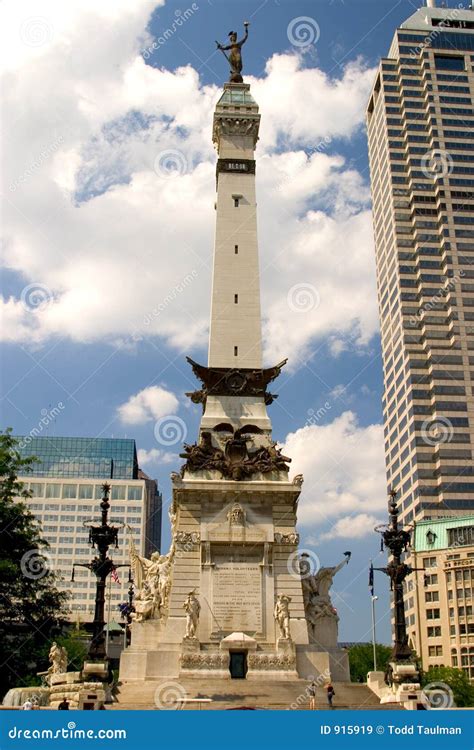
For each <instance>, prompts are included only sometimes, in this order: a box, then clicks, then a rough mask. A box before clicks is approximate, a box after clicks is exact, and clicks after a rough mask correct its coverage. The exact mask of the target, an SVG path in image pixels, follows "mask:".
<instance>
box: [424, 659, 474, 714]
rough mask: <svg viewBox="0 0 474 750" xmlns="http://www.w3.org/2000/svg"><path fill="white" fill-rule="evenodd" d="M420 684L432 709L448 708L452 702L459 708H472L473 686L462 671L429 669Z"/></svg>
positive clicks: (442, 668) (448, 668) (473, 700)
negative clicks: (424, 689)
mask: <svg viewBox="0 0 474 750" xmlns="http://www.w3.org/2000/svg"><path fill="white" fill-rule="evenodd" d="M421 684H422V687H423V688H428V689H427V691H426V692H427V696H428V697H429V698H430V700H431V702H432V704H433V707H434V708H449V706H450V704H451V701H452V700H454V703H455V705H456V706H458V707H459V708H466V707H469V706H474V685H471V683H470V682H469V677H468V676H467V674H466V672H465V671H464V670H463V669H455V668H454V667H430V669H428V671H427V672H424V673H423V675H422V683H421ZM443 686H444V687H443ZM450 691H451V692H450Z"/></svg>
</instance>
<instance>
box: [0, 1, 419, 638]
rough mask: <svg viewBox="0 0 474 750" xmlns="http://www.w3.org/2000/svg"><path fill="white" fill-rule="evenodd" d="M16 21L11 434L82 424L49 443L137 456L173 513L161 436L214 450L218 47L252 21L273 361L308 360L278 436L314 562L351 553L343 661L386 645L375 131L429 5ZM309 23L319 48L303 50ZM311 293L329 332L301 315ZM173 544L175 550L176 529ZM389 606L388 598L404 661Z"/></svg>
mask: <svg viewBox="0 0 474 750" xmlns="http://www.w3.org/2000/svg"><path fill="white" fill-rule="evenodd" d="M5 6H7V7H8V8H9V10H10V11H11V18H10V22H13V24H14V28H13V29H10V32H8V39H7V47H6V61H5V63H4V67H5V69H6V70H5V72H4V75H5V76H6V82H7V84H8V94H7V97H6V104H5V110H6V111H5V118H6V117H7V115H10V118H9V119H10V123H11V125H12V128H11V132H10V133H8V134H7V136H6V137H7V144H6V150H5V153H6V159H5V161H6V178H5V189H4V194H5V196H6V200H5V207H6V208H5V214H6V221H5V233H4V237H3V239H2V248H3V250H4V253H3V255H4V261H3V263H4V272H3V275H2V281H3V284H2V287H3V300H4V313H5V328H4V337H5V341H4V343H3V351H2V365H3V367H2V392H3V400H2V423H3V425H4V426H11V427H12V428H13V430H14V432H15V433H17V434H27V433H28V432H29V431H30V430H32V429H33V428H35V427H37V425H38V424H39V420H40V419H41V417H42V416H43V415H44V414H45V410H46V411H50V410H51V409H53V408H54V407H57V405H58V404H60V403H61V404H62V407H61V408H60V414H59V416H57V417H56V418H55V419H54V420H52V421H51V423H50V424H49V425H48V427H47V429H45V434H50V435H77V436H96V435H98V436H99V435H100V436H104V437H133V438H135V440H136V442H137V446H138V448H139V449H141V451H144V452H143V453H142V454H141V455H142V458H143V468H144V469H145V470H146V471H147V472H148V473H149V474H150V475H151V476H153V477H156V478H157V480H158V482H159V485H160V488H161V490H162V492H163V496H164V500H165V502H166V503H168V501H169V497H170V482H169V473H170V471H171V470H173V469H175V468H177V467H179V465H180V460H179V459H178V458H177V457H176V454H177V453H178V452H179V443H175V444H171V445H169V444H167V443H166V440H164V441H163V438H162V437H161V438H160V432H159V428H156V423H157V421H159V420H161V422H160V424H161V423H162V421H163V420H170V419H171V421H172V424H171V426H172V425H173V424H177V426H178V434H179V433H180V435H181V437H183V436H184V434H186V439H187V441H188V442H194V439H195V436H196V434H197V430H198V424H199V418H200V409H199V407H197V406H193V405H191V404H190V403H189V402H188V401H187V399H186V398H185V396H184V392H185V391H187V390H192V389H194V387H196V383H195V381H194V379H193V376H192V373H191V371H190V368H189V366H188V365H187V364H186V361H185V356H186V355H190V356H192V357H193V358H194V359H197V360H199V361H201V362H205V358H206V346H207V329H206V325H207V320H208V315H209V295H210V281H211V266H210V262H211V256H212V238H213V229H214V228H213V222H214V212H213V211H212V200H213V190H214V182H213V179H214V178H213V170H214V162H215V157H214V155H213V151H212V144H211V116H212V107H213V106H214V103H215V101H216V98H217V96H218V93H219V88H220V87H221V86H222V84H223V82H224V81H225V80H226V78H227V64H226V61H225V60H224V58H223V57H222V55H221V54H220V53H217V52H216V51H215V43H214V40H215V39H218V40H220V41H222V42H224V41H225V40H226V37H227V33H228V32H229V31H230V30H231V28H232V29H233V28H235V29H236V30H237V31H238V32H239V34H240V32H241V30H242V23H243V21H244V20H249V21H250V23H251V26H250V37H249V40H248V43H247V44H246V46H245V47H244V75H245V74H246V75H247V77H248V80H250V82H251V84H252V91H253V93H254V96H255V98H256V99H257V101H258V103H259V104H260V108H261V115H262V133H261V135H262V138H261V142H260V145H259V148H258V151H257V159H258V168H257V191H258V200H259V206H261V209H259V210H260V213H259V239H260V247H261V267H262V268H261V272H262V303H263V315H264V335H265V340H266V352H267V354H266V358H267V361H268V362H269V363H275V362H276V361H278V360H279V359H282V358H283V356H286V354H288V356H289V358H290V362H289V366H288V367H287V368H286V369H285V371H284V373H283V374H282V375H281V376H280V378H279V380H278V381H277V382H276V383H275V387H274V390H275V392H277V393H278V394H279V398H278V400H277V402H276V403H275V404H274V405H273V406H272V407H271V409H270V413H271V417H272V420H273V426H274V436H275V438H276V439H277V440H279V441H280V442H281V443H284V444H285V449H286V450H285V453H287V452H289V455H290V456H292V457H293V465H292V472H291V473H292V474H295V473H299V472H300V471H303V473H304V474H305V485H304V492H303V497H302V504H301V508H302V511H301V525H300V533H301V537H302V546H303V547H310V548H312V549H314V550H316V553H317V554H318V556H319V557H320V559H321V560H322V562H323V564H335V563H336V562H338V561H339V559H340V558H341V555H342V551H344V550H346V549H351V550H352V552H353V558H352V560H351V563H350V566H349V567H348V568H346V569H345V570H344V571H343V572H342V573H340V574H339V578H338V580H337V582H336V584H335V587H334V590H335V597H334V599H335V604H336V606H337V608H338V610H339V612H340V615H341V623H340V638H341V640H344V641H354V640H369V638H370V608H369V604H370V600H369V595H368V589H367V565H368V560H369V557H370V556H371V555H373V556H377V555H378V539H377V536H376V535H375V534H374V533H373V532H371V528H372V527H373V525H374V522H376V521H379V520H383V519H384V517H385V508H386V499H385V480H384V471H383V435H382V428H381V394H382V365H381V359H380V345H379V339H378V334H377V319H376V317H377V316H376V297H375V281H374V278H375V272H374V259H373V247H372V237H371V226H370V198H369V193H368V164H367V146H366V139H365V129H364V107H365V102H366V99H367V94H368V91H369V89H370V84H371V81H372V79H373V68H374V66H376V64H377V61H378V59H379V58H380V56H381V55H384V54H386V52H387V51H388V48H389V45H390V41H391V38H392V36H393V32H394V30H395V27H396V26H397V25H398V24H399V23H400V22H401V21H403V20H404V19H405V18H407V17H408V16H409V15H411V13H413V12H414V11H415V10H416V9H417V7H418V5H417V4H416V3H412V2H409V1H408V0H400V1H399V2H396V1H393V0H391V1H390V2H389V1H387V0H377V1H376V2H375V1H373V2H372V1H371V0H365V1H364V0H357V1H355V0H354V1H352V0H351V1H349V0H346V2H342V0H331V1H329V0H320V1H316V0H315V1H314V2H299V1H294V2H290V0H287V1H285V0H279V2H276V1H275V2H273V1H272V0H268V2H261V1H259V0H258V1H257V2H253V1H251V0H239V2H230V1H229V2H220V1H219V0H212V2H211V0H209V1H206V0H202V2H198V3H194V4H192V3H187V2H185V3H180V2H179V3H177V2H167V3H166V4H165V5H161V6H160V7H156V8H153V3H150V2H149V0H137V2H133V3H132V2H131V0H129V2H128V3H127V2H125V0H124V1H123V2H118V3H115V4H113V3H111V4H109V3H104V4H103V7H102V8H101V11H100V12H99V11H98V10H97V9H96V8H94V3H92V2H84V3H75V2H71V3H70V4H66V7H63V6H62V5H61V4H58V3H55V2H53V0H51V1H50V2H48V1H46V0H45V1H44V2H42V1H41V2H36V3H34V4H31V6H29V5H28V3H26V4H25V5H24V7H22V9H20V10H18V9H15V8H14V4H12V3H9V2H5V3H3V4H2V8H3V10H5ZM183 14H186V18H184V16H183ZM301 17H306V19H307V20H306V21H304V23H306V24H307V25H308V24H309V30H310V34H313V37H314V42H313V43H308V44H307V45H306V46H301V45H300V44H292V42H291V39H290V36H289V31H288V29H289V24H291V23H292V22H293V21H294V19H296V20H297V21H298V19H301ZM177 19H181V21H180V23H179V24H178V23H177V22H176V21H177ZM183 19H184V20H183ZM308 19H309V21H308ZM299 23H300V24H301V20H300V21H299ZM166 30H170V31H171V33H169V31H168V33H167V34H166V39H165V40H164V42H163V43H162V42H161V41H160V40H163V35H164V34H165V32H166ZM316 37H317V39H316ZM153 42H155V46H154V47H153ZM170 152H171V156H170ZM170 160H171V161H170ZM167 170H168V171H167ZM170 171H171V174H170ZM299 285H303V286H305V289H304V291H305V293H306V294H309V302H308V301H306V302H305V301H303V306H304V305H307V312H305V310H304V309H303V312H301V311H295V309H294V304H293V303H292V296H291V295H293V296H294V294H295V293H296V292H295V287H298V288H299ZM296 291H297V290H296ZM160 305H161V307H160V308H159V312H158V314H157V313H156V310H157V306H160ZM147 320H148V322H147ZM176 417H178V421H177V422H176ZM173 420H174V422H173ZM157 430H158V439H157V437H156V433H157ZM291 451H293V453H292V452H291ZM163 536H164V546H165V547H166V546H167V544H168V540H169V532H168V528H167V524H166V525H165V528H164V535H163ZM378 559H379V558H378ZM380 575H381V574H380ZM387 588H388V586H387V581H386V580H380V582H379V583H378V585H377V589H378V591H377V593H379V594H380V602H379V604H378V609H379V617H380V623H379V635H380V637H381V638H382V639H384V640H386V641H388V640H389V637H390V636H389V624H388V623H389V617H388V606H387V605H388V597H387Z"/></svg>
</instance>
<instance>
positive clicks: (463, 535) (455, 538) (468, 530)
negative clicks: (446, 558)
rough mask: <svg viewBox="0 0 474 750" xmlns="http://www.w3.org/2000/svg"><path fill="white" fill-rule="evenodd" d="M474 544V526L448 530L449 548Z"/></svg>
mask: <svg viewBox="0 0 474 750" xmlns="http://www.w3.org/2000/svg"><path fill="white" fill-rule="evenodd" d="M471 544H474V526H458V527H457V528H454V529H448V546H449V547H463V546H467V545H471Z"/></svg>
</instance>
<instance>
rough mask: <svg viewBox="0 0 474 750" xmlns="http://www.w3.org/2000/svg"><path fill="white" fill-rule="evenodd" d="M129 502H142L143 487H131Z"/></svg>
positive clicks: (129, 489) (128, 495)
mask: <svg viewBox="0 0 474 750" xmlns="http://www.w3.org/2000/svg"><path fill="white" fill-rule="evenodd" d="M127 498H128V500H141V499H142V488H141V487H129V488H128V494H127Z"/></svg>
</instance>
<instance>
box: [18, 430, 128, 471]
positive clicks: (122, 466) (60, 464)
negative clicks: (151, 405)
mask: <svg viewBox="0 0 474 750" xmlns="http://www.w3.org/2000/svg"><path fill="white" fill-rule="evenodd" d="M18 440H19V441H20V442H19V445H20V452H21V454H22V455H23V456H24V457H27V456H35V457H36V458H37V459H38V462H37V463H35V467H34V470H35V474H36V475H37V476H42V477H48V476H55V477H97V478H98V479H104V480H105V479H136V478H137V476H138V463H137V451H136V447H135V441H134V440H127V439H115V438H84V437H74V438H72V437H31V436H26V437H24V436H23V437H19V438H18Z"/></svg>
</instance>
